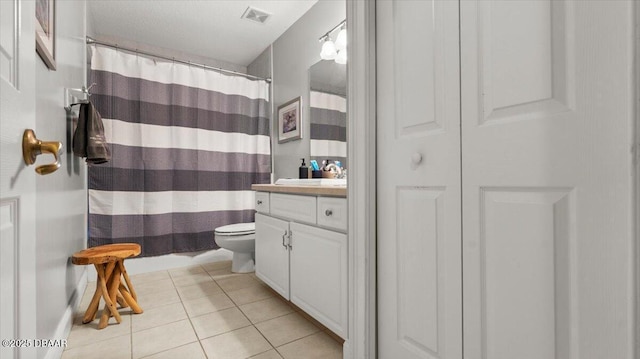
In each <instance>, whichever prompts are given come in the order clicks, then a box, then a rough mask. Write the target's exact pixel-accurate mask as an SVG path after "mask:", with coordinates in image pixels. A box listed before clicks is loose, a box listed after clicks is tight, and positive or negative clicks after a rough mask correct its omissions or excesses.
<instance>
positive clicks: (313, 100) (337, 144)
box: [309, 60, 347, 168]
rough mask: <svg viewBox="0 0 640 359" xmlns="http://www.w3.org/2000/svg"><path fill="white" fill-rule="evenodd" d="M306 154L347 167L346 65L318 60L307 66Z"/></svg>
mask: <svg viewBox="0 0 640 359" xmlns="http://www.w3.org/2000/svg"><path fill="white" fill-rule="evenodd" d="M309 119H310V125H311V130H310V141H309V146H310V148H309V153H310V155H311V159H312V160H316V161H318V164H321V163H322V161H323V160H326V159H329V160H331V161H333V162H335V161H340V162H341V163H342V166H343V167H344V168H347V66H346V65H342V64H338V63H336V62H335V61H331V60H321V61H320V62H318V63H316V64H314V65H313V66H311V67H310V68H309Z"/></svg>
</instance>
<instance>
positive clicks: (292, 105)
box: [278, 97, 302, 143]
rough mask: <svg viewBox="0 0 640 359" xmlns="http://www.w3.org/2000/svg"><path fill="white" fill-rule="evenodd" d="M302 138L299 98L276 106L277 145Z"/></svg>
mask: <svg viewBox="0 0 640 359" xmlns="http://www.w3.org/2000/svg"><path fill="white" fill-rule="evenodd" d="M301 138H302V104H301V99H300V97H297V98H294V99H293V100H291V101H288V102H287V103H285V104H282V105H280V106H278V143H283V142H287V141H292V140H299V139H301Z"/></svg>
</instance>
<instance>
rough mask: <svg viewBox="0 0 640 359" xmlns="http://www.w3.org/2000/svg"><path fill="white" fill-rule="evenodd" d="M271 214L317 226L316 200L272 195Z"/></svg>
mask: <svg viewBox="0 0 640 359" xmlns="http://www.w3.org/2000/svg"><path fill="white" fill-rule="evenodd" d="M271 214H272V215H274V216H280V217H284V218H287V219H291V220H294V221H299V222H304V223H311V224H315V223H316V198H315V197H311V196H296V195H289V194H281V193H272V194H271Z"/></svg>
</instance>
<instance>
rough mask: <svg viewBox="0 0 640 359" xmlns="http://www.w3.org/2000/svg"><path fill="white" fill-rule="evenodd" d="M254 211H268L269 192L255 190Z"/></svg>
mask: <svg viewBox="0 0 640 359" xmlns="http://www.w3.org/2000/svg"><path fill="white" fill-rule="evenodd" d="M256 211H258V212H259V213H269V192H256Z"/></svg>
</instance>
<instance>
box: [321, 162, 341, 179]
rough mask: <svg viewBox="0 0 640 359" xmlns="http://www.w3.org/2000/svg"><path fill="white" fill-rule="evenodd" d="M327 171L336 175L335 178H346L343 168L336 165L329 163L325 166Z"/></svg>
mask: <svg viewBox="0 0 640 359" xmlns="http://www.w3.org/2000/svg"><path fill="white" fill-rule="evenodd" d="M324 168H325V170H327V171H331V172H334V173H335V178H344V175H345V173H344V171H343V170H342V168H341V167H338V166H336V164H335V163H329V164H328V165H326V166H324Z"/></svg>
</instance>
